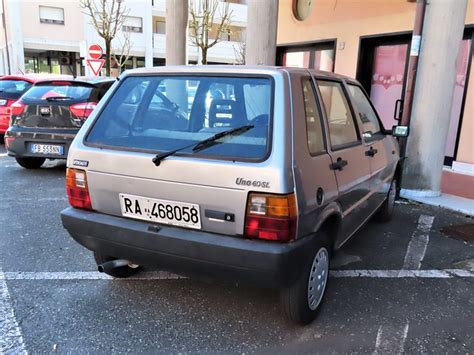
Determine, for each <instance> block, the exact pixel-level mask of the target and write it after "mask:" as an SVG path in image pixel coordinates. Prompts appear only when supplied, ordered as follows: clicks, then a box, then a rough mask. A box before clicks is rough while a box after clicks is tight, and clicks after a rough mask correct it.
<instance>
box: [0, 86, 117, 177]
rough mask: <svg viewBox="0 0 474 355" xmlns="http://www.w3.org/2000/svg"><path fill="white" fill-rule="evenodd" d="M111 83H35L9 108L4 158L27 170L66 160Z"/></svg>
mask: <svg viewBox="0 0 474 355" xmlns="http://www.w3.org/2000/svg"><path fill="white" fill-rule="evenodd" d="M112 83H113V80H112V79H93V80H88V79H80V78H76V79H74V78H72V77H71V78H68V79H65V78H63V79H61V78H55V79H52V80H51V79H50V80H41V81H38V82H36V83H35V84H34V85H33V86H32V87H31V88H30V89H29V90H28V91H27V92H26V93H25V94H23V96H21V98H20V99H19V100H18V101H16V102H15V103H13V104H11V105H10V109H11V116H12V117H11V122H10V128H9V129H8V130H7V132H6V134H5V145H6V148H7V150H8V155H10V156H12V157H15V159H16V161H17V162H18V164H19V165H21V166H22V167H24V168H27V169H37V168H39V167H41V165H43V163H44V161H45V160H46V159H47V158H49V159H66V157H67V154H68V151H69V145H70V144H71V142H72V140H73V138H74V136H75V135H76V133H77V132H78V131H79V128H80V127H81V126H82V124H83V123H84V121H85V120H86V119H87V118H88V117H89V115H90V114H91V112H92V111H93V110H94V108H95V106H96V105H97V103H98V102H99V101H100V99H101V98H102V97H103V96H104V94H105V93H106V92H107V90H108V89H109V88H110V86H111V85H112Z"/></svg>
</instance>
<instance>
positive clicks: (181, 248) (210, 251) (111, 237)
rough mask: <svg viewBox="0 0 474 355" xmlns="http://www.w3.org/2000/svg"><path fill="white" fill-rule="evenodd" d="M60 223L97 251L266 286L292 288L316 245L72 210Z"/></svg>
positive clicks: (155, 264)
mask: <svg viewBox="0 0 474 355" xmlns="http://www.w3.org/2000/svg"><path fill="white" fill-rule="evenodd" d="M61 220H62V223H63V226H64V227H65V228H66V229H67V231H68V232H69V233H70V234H71V236H72V237H73V238H74V239H75V240H76V241H77V242H78V243H80V244H81V245H83V246H85V247H86V248H88V249H90V250H92V251H96V252H99V253H102V254H105V255H109V256H114V257H117V258H124V259H127V260H130V261H132V262H134V263H136V264H140V265H145V266H150V267H157V268H160V269H164V270H169V271H173V272H176V273H181V274H185V275H194V276H197V277H201V278H207V279H209V278H211V279H223V280H226V281H231V282H243V283H247V284H254V285H258V286H262V287H285V286H289V285H291V284H292V283H293V282H294V281H295V280H296V278H297V277H298V275H299V273H300V271H301V270H302V267H303V265H304V262H305V261H306V259H307V257H308V255H307V254H308V253H309V252H310V251H311V247H310V246H311V245H312V242H313V239H312V238H304V239H302V240H299V241H296V242H294V243H290V244H280V243H272V242H264V241H256V240H248V239H243V238H236V237H229V236H225V235H217V234H212V233H207V232H201V231H194V230H187V229H182V228H177V227H170V226H161V225H160V226H157V225H156V224H150V223H146V222H142V221H136V220H131V219H127V218H121V217H115V216H109V215H104V214H101V213H96V212H91V211H84V210H79V209H75V208H72V207H70V208H67V209H65V210H63V211H62V212H61ZM157 227H158V228H157Z"/></svg>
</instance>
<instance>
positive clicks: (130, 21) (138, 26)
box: [122, 16, 143, 33]
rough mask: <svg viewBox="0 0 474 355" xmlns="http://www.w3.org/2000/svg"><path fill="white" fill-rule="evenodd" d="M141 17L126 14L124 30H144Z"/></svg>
mask: <svg viewBox="0 0 474 355" xmlns="http://www.w3.org/2000/svg"><path fill="white" fill-rule="evenodd" d="M142 22H143V21H142V18H141V17H132V16H125V21H124V23H123V26H122V31H126V32H140V33H141V32H143V24H142Z"/></svg>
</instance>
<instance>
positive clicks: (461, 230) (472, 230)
mask: <svg viewBox="0 0 474 355" xmlns="http://www.w3.org/2000/svg"><path fill="white" fill-rule="evenodd" d="M441 233H443V234H445V235H447V236H448V237H450V238H454V239H459V240H463V241H465V242H470V243H474V224H460V225H457V226H448V227H443V228H441Z"/></svg>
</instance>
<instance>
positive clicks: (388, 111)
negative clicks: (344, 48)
mask: <svg viewBox="0 0 474 355" xmlns="http://www.w3.org/2000/svg"><path fill="white" fill-rule="evenodd" d="M410 42H411V34H409V33H404V34H396V35H383V36H377V37H365V38H361V41H360V49H359V60H358V66H357V80H359V81H360V82H361V84H362V86H363V87H364V88H365V90H367V92H368V93H369V95H370V99H371V100H372V102H373V103H374V106H375V108H376V109H377V111H378V113H379V115H380V118H381V119H382V122H383V125H384V127H385V128H386V129H391V128H392V126H393V125H394V124H395V121H394V118H393V116H394V111H395V102H396V101H397V100H399V99H402V98H403V96H404V93H405V81H406V73H407V68H408V58H409V51H410Z"/></svg>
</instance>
